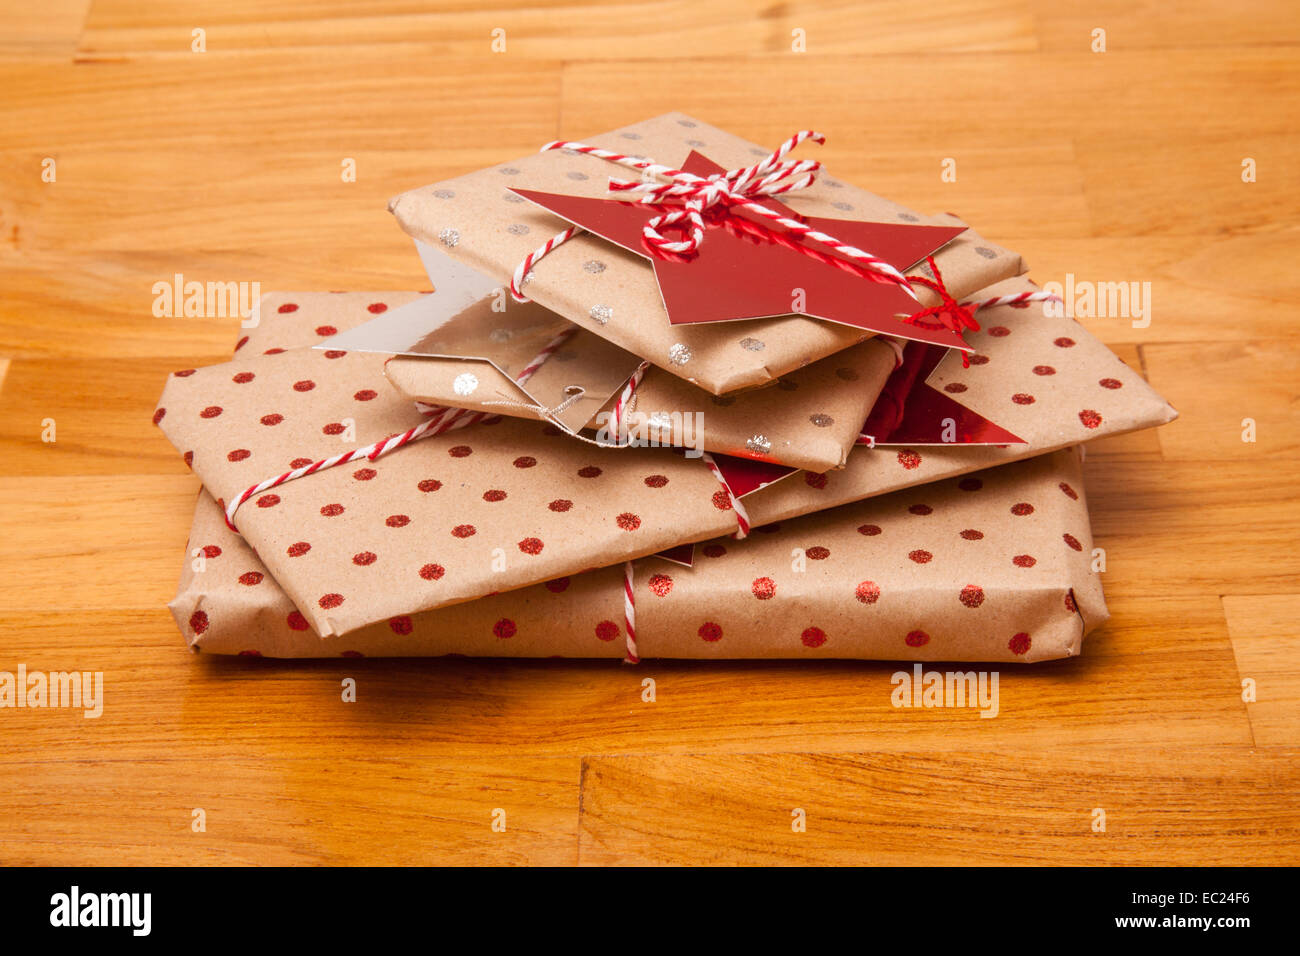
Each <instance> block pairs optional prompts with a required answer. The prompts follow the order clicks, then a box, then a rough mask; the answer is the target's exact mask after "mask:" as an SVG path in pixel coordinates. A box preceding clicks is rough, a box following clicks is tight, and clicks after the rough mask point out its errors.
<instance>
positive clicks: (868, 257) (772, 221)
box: [510, 130, 916, 302]
mask: <svg viewBox="0 0 1300 956" xmlns="http://www.w3.org/2000/svg"><path fill="white" fill-rule="evenodd" d="M805 141H811V142H814V143H818V144H822V143H825V142H826V137H825V136H823V135H822V134H821V133H818V132H815V131H814V130H801V131H800V132H798V133H795V134H794V135H793V136H791V137H790V138H789V139H787V140H786V141H785V142H784V143H782V144H781V145H780V146H778V147H777V148H776V149H775V150H773V151H772V152H771V153H770V154H769V155H768V156H766V157H764V158H763V159H762V160H760V161H759V162H757V163H755V164H753V165H752V166H745V167H743V168H740V169H732V170H728V171H727V172H723V173H713V174H712V175H710V176H697V175H695V174H694V173H688V172H686V171H685V170H682V169H676V168H675V167H672V166H664V165H661V164H660V163H656V162H654V161H652V160H649V159H644V158H642V157H639V156H625V155H623V154H622V153H615V152H612V151H611V150H607V149H600V148H598V147H596V146H588V145H586V144H585V143H573V142H566V141H556V142H554V143H547V144H546V145H545V146H543V147H542V149H541V151H542V152H547V151H548V150H552V149H564V150H569V151H571V152H575V153H583V154H585V155H588V156H595V157H596V158H597V159H603V160H606V161H607V162H611V163H616V164H617V165H619V166H625V167H627V168H628V169H635V170H638V171H639V172H640V173H641V174H642V176H643V177H647V178H645V179H643V180H640V181H633V180H627V179H610V181H609V188H610V190H611V191H612V192H622V193H630V194H632V195H633V196H635V197H636V198H635V199H632V200H630V201H633V202H637V203H644V204H646V205H653V206H669V207H672V208H670V209H668V210H667V211H665V212H660V213H659V214H657V215H655V216H653V217H652V218H651V219H649V220H648V221H647V222H646V224H645V225H644V226H643V227H642V230H641V235H642V238H643V239H644V240H645V242H646V244H647V245H648V246H649V247H650V248H651V249H652V250H653V251H655V252H659V253H665V254H675V255H691V254H694V253H696V252H698V251H699V248H700V245H701V244H702V243H703V242H704V236H705V229H704V213H705V211H706V210H709V209H714V208H717V207H720V206H721V207H724V208H725V209H726V210H727V211H728V212H730V211H733V210H735V211H744V212H745V213H748V214H752V215H753V216H755V217H758V221H757V222H754V223H753V225H754V226H755V227H756V228H757V229H759V230H761V231H763V232H765V233H767V235H768V236H769V237H770V238H772V239H773V240H775V241H778V242H780V243H781V244H783V245H789V246H794V247H795V248H798V249H799V250H800V251H806V252H807V253H808V254H810V255H813V256H815V257H817V258H820V259H822V260H823V261H830V262H831V263H832V264H837V265H841V266H849V267H850V268H852V270H853V271H855V272H857V273H858V274H859V275H861V276H862V277H863V278H865V279H868V280H870V281H873V282H888V283H893V284H894V285H897V286H898V287H899V288H900V289H902V290H903V291H904V292H906V293H907V294H908V295H909V296H911V297H912V299H916V293H915V292H913V291H912V287H911V284H910V283H909V282H908V281H907V277H906V276H904V275H903V273H901V272H900V271H899V270H898V269H896V268H894V267H893V266H892V265H890V264H889V263H888V262H886V261H885V260H884V259H881V258H878V257H877V256H874V255H872V254H871V253H870V252H867V251H865V250H863V249H859V248H857V247H856V246H852V245H850V244H848V243H846V242H842V241H840V240H839V239H836V238H835V237H834V236H831V235H828V234H827V233H824V232H822V231H821V230H819V229H814V228H813V227H812V226H810V225H808V224H807V223H805V222H800V221H799V220H798V219H791V218H790V217H789V216H786V215H785V214H784V213H781V212H778V211H776V210H773V209H769V208H768V207H767V206H764V205H762V203H761V202H760V201H759V200H762V199H768V198H771V197H773V196H779V195H782V194H783V193H788V192H792V191H794V190H797V189H804V188H805V187H807V186H810V185H812V183H813V182H814V181H815V180H816V178H817V174H818V173H819V172H820V171H821V168H822V167H821V163H820V162H817V161H816V160H811V159H799V160H794V159H786V155H787V154H788V153H789V152H790V150H792V149H794V148H795V147H796V146H798V145H799V144H800V143H803V142H805ZM648 177H659V178H662V179H663V180H665V181H663V182H659V181H655V180H654V179H650V178H648ZM580 231H581V230H579V229H578V228H577V227H576V226H570V227H569V228H568V229H565V230H564V231H563V232H560V233H557V234H556V235H554V236H552V237H551V238H550V239H548V240H547V241H546V242H545V243H543V244H542V245H541V246H539V247H538V248H537V249H535V250H533V251H532V252H531V253H529V254H528V255H527V256H525V257H524V259H523V261H522V262H520V263H519V265H518V266H517V267H516V268H515V272H514V275H513V276H512V277H511V280H510V294H511V295H512V296H513V297H514V298H515V301H517V302H527V301H528V299H527V297H526V296H524V294H523V292H522V291H521V289H522V287H523V284H524V282H525V281H526V280H527V278H528V276H529V274H530V273H531V272H532V269H533V266H534V265H536V264H537V263H538V262H539V261H540V260H541V259H542V258H543V257H544V256H546V255H548V254H549V253H550V252H552V251H553V250H554V249H556V248H557V247H558V246H561V245H563V244H564V243H566V242H568V241H569V240H570V239H572V238H573V237H574V236H575V235H577V234H578V233H579V232H580ZM665 232H667V233H678V234H679V235H680V238H677V239H673V238H671V237H670V236H669V235H665ZM805 239H810V240H812V241H814V242H817V243H819V244H820V245H822V246H825V247H827V248H829V249H831V250H833V251H834V252H836V253H838V254H839V255H841V256H844V257H847V259H849V260H850V263H851V264H850V263H846V262H845V261H844V260H843V259H839V258H837V257H830V256H826V255H825V254H824V253H822V252H819V251H818V250H815V249H812V248H809V247H806V246H803V245H802V241H803V240H805Z"/></svg>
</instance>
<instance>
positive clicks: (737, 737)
mask: <svg viewBox="0 0 1300 956" xmlns="http://www.w3.org/2000/svg"><path fill="white" fill-rule="evenodd" d="M131 566H132V567H137V566H139V562H135V561H133V562H132V563H131ZM81 567H82V568H83V569H84V567H85V565H82V566H81ZM4 570H5V569H4V568H0V571H4ZM170 578H171V575H168V576H167V578H166V579H164V578H162V577H161V575H154V576H153V577H151V578H148V579H143V580H140V581H138V582H137V581H124V582H122V587H123V589H124V590H125V591H126V593H125V595H124V597H123V604H124V605H127V607H126V609H123V610H117V609H107V608H106V604H107V603H108V599H107V598H105V597H104V596H102V595H98V594H96V593H95V591H94V590H91V591H90V593H89V594H88V595H87V596H86V597H84V598H81V599H80V600H78V599H77V598H76V597H75V596H73V597H70V598H69V601H70V603H71V609H70V610H66V611H51V612H45V613H41V612H39V611H36V610H34V609H33V610H27V611H23V610H21V606H20V608H19V609H14V610H9V611H7V612H6V613H5V614H3V615H0V648H3V649H4V651H5V654H4V660H3V661H0V667H7V668H8V669H9V670H11V671H12V670H13V668H14V667H16V666H17V663H18V662H25V663H26V664H27V666H28V668H29V669H30V670H32V671H45V672H49V671H64V670H69V669H77V670H91V671H102V672H103V673H104V675H105V677H104V679H105V683H106V687H105V704H104V714H103V716H102V717H100V718H99V719H98V720H95V721H93V725H94V726H93V727H89V726H88V724H89V723H90V722H86V721H82V719H81V717H80V715H79V714H78V715H75V719H74V715H70V714H63V713H58V714H53V712H51V711H44V710H30V709H23V710H17V709H15V710H9V711H7V712H6V714H5V720H6V726H7V727H8V728H10V730H11V733H8V734H6V735H4V736H3V737H0V763H2V762H6V761H8V762H18V763H22V762H24V761H25V760H29V759H30V756H31V754H32V753H45V752H49V753H53V752H55V751H56V750H57V752H58V754H59V755H60V759H63V760H74V759H87V760H89V759H95V758H96V757H97V755H101V754H102V753H103V752H104V748H109V752H112V753H114V754H121V755H126V756H132V755H154V754H158V753H166V754H168V755H169V756H172V757H176V758H178V759H179V758H187V759H192V760H196V761H201V760H204V759H206V758H207V757H209V756H214V757H215V756H220V755H225V754H229V753H230V752H231V749H232V748H236V749H237V750H238V752H239V753H241V754H244V755H248V756H250V757H253V756H259V757H265V758H271V757H273V756H274V755H276V754H282V753H290V754H292V755H294V756H299V757H310V758H313V759H329V758H331V757H333V758H336V759H339V760H346V759H350V758H351V757H352V756H357V757H374V758H383V759H399V758H406V757H419V758H421V759H423V758H431V759H454V758H455V757H457V756H466V757H469V756H474V757H482V758H485V759H492V758H501V757H507V756H581V755H586V754H593V753H703V752H708V753H746V752H755V751H757V752H824V753H834V752H850V753H852V752H859V751H861V750H862V749H863V748H864V747H866V746H869V747H870V748H871V749H872V750H873V751H881V752H883V751H891V752H894V751H898V752H918V751H927V750H939V751H945V752H949V751H950V752H959V751H967V750H977V749H980V748H987V747H991V746H1006V747H1014V748H1015V749H1017V750H1025V751H1034V750H1052V749H1054V748H1059V747H1064V746H1079V747H1084V746H1131V747H1137V746H1146V747H1151V748H1155V749H1162V748H1166V747H1179V746H1183V747H1186V746H1200V745H1211V744H1214V745H1222V746H1239V747H1242V748H1243V749H1244V748H1247V747H1249V745H1250V726H1249V722H1248V719H1247V716H1246V712H1245V705H1244V704H1243V703H1242V701H1241V699H1240V695H1239V687H1238V685H1237V680H1236V671H1235V667H1234V664H1233V658H1232V649H1231V647H1230V646H1229V644H1228V640H1227V629H1226V626H1225V625H1224V623H1223V611H1222V607H1221V605H1220V603H1219V601H1218V600H1217V598H1206V599H1197V598H1195V597H1193V596H1187V597H1184V596H1180V597H1178V598H1172V599H1171V598H1146V599H1144V600H1143V601H1142V603H1141V606H1140V610H1139V609H1136V608H1134V609H1130V610H1129V611H1128V612H1127V613H1124V612H1123V611H1122V610H1121V612H1120V613H1117V614H1116V616H1115V619H1114V620H1113V621H1112V622H1111V624H1110V625H1108V626H1107V627H1106V628H1105V629H1104V630H1102V631H1100V632H1098V633H1097V634H1095V635H1094V636H1093V637H1092V638H1090V640H1089V643H1088V644H1087V645H1085V651H1084V654H1083V656H1082V657H1080V658H1076V659H1074V660H1070V661H1061V662H1055V663H1050V664H1045V665H1035V666H1033V667H1023V668H1014V669H1009V668H1004V669H1003V670H1002V671H1001V673H1000V677H999V710H998V714H997V717H996V718H995V719H991V720H990V719H983V718H981V717H980V716H979V714H978V712H977V711H976V710H975V709H971V708H952V709H940V710H934V709H917V708H911V709H903V708H898V707H896V706H894V703H893V701H892V694H893V690H894V687H895V683H894V681H893V679H892V677H893V674H895V673H896V672H897V671H899V670H900V668H901V669H905V670H908V672H909V673H910V668H908V667H907V665H900V664H898V663H893V662H882V663H870V662H862V663H859V662H826V663H818V664H804V663H803V662H793V663H780V662H734V663H732V662H728V663H714V664H709V665H707V666H705V665H699V664H695V663H692V662H649V661H647V662H644V663H643V664H641V665H639V666H638V667H635V668H631V667H622V666H618V665H617V664H615V663H613V662H609V661H605V662H572V661H566V662H559V661H506V660H490V659H489V660H453V659H444V660H389V661H385V660H379V659H374V660H337V659H335V660H323V661H312V662H301V661H300V662H294V661H276V660H271V659H265V660H258V659H250V658H229V657H226V658H222V657H217V656H199V657H196V656H195V655H193V654H192V653H190V652H189V651H187V650H186V649H185V647H184V642H183V641H182V639H181V637H180V635H179V634H178V633H177V632H176V628H175V626H174V624H173V623H172V621H171V619H170V617H169V616H168V614H167V613H166V612H165V611H163V610H161V609H159V608H158V607H157V605H155V606H154V607H152V608H150V607H147V606H145V605H144V603H143V601H144V599H145V598H146V597H147V596H148V595H149V594H151V593H153V592H156V591H159V590H162V583H163V581H164V580H168V579H170ZM3 580H6V581H7V580H9V575H8V574H4V576H3ZM74 580H75V579H74V578H73V576H72V574H69V575H68V581H67V584H66V586H67V587H68V588H69V590H71V589H72V588H73V586H74ZM37 583H40V582H39V580H38V582H37ZM99 586H100V585H99V584H98V582H94V581H92V582H91V584H90V587H91V588H97V587H99ZM14 590H17V589H16V588H14ZM47 593H48V589H47ZM8 597H9V595H8V594H5V593H2V592H0V598H4V599H7V598H8ZM128 601H134V602H136V605H135V606H136V607H138V608H139V609H138V610H135V609H131V606H130V605H129V604H128ZM159 603H161V600H159ZM5 607H6V608H10V607H11V604H10V603H5ZM78 608H80V609H78ZM6 662H11V663H6ZM940 669H942V670H948V669H952V668H950V667H942V668H940ZM957 669H959V670H970V669H971V668H970V666H961V667H958V668H957ZM345 677H352V678H354V679H355V680H356V681H357V683H358V701H357V703H356V704H355V705H352V706H350V707H348V708H340V707H339V704H338V699H339V687H340V681H341V680H343V679H344V678H345ZM647 678H649V679H651V680H653V681H654V684H655V696H656V700H655V701H654V702H653V703H648V702H645V701H643V699H642V693H643V681H645V680H646V679H647ZM720 700H722V701H726V702H727V704H726V706H725V707H724V708H719V704H718V702H719V701H720ZM52 714H53V716H52ZM398 726H400V728H401V730H400V733H398V732H395V727H398Z"/></svg>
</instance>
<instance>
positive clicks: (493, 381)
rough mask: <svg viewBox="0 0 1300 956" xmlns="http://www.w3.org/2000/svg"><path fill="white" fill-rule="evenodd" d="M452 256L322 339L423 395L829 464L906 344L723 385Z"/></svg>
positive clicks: (847, 444) (646, 436) (855, 351)
mask: <svg viewBox="0 0 1300 956" xmlns="http://www.w3.org/2000/svg"><path fill="white" fill-rule="evenodd" d="M451 265H452V266H454V267H455V268H448V267H447V265H446V264H445V263H444V264H443V265H441V266H439V267H438V268H436V269H434V270H432V271H433V273H434V274H436V275H437V277H438V280H437V282H436V291H435V292H434V293H433V294H432V295H424V296H419V297H417V298H414V299H412V300H410V301H407V302H405V303H404V304H401V305H398V306H396V307H395V308H393V309H389V310H386V311H385V312H383V313H381V314H380V315H378V316H377V317H375V318H372V319H371V320H370V321H368V322H366V323H364V324H362V325H361V326H359V327H356V328H350V329H347V330H344V331H340V332H338V334H336V335H333V336H330V337H328V338H325V339H323V340H321V341H320V342H319V343H318V344H317V345H316V347H317V348H320V349H324V350H347V351H369V352H380V353H383V354H385V355H392V356H393V358H392V359H391V360H390V361H389V362H388V363H387V364H386V365H385V367H384V374H385V375H386V376H387V377H388V379H389V381H391V382H392V383H393V384H394V385H395V386H397V388H398V389H399V390H400V391H401V392H402V393H403V394H404V395H406V396H407V397H408V398H409V399H410V400H411V401H412V402H416V401H419V402H423V403H425V404H428V405H439V406H450V407H455V408H469V409H474V410H480V411H486V412H488V413H491V414H504V415H510V416H514V417H524V418H532V419H542V420H546V421H552V422H554V423H555V424H557V425H558V426H559V427H562V428H564V429H566V430H569V431H577V430H581V429H583V428H591V429H595V430H597V431H600V432H602V434H598V435H597V436H596V437H597V439H600V440H605V441H611V440H613V435H612V434H611V433H618V434H619V435H620V440H628V439H629V438H630V439H631V440H634V441H640V440H644V441H646V442H651V443H654V444H660V445H673V446H681V447H685V448H688V449H690V450H691V452H692V454H693V456H694V457H699V452H700V451H710V452H717V453H719V454H725V455H736V456H741V457H747V458H755V459H758V460H762V461H768V462H775V463H779V464H783V465H787V466H790V467H794V468H812V469H814V470H816V471H826V470H828V469H832V468H840V467H843V465H844V463H845V461H846V460H847V458H848V454H849V452H850V451H851V450H852V448H853V445H854V443H855V442H856V441H857V439H858V437H859V435H860V433H861V425H862V422H863V420H864V419H865V418H866V416H867V413H868V412H869V411H870V409H871V407H872V405H873V404H874V403H875V400H876V398H877V396H878V395H879V394H880V390H881V388H882V387H883V386H884V384H885V382H886V381H887V380H888V377H889V375H890V372H891V370H892V369H893V367H894V363H895V357H896V354H897V351H896V349H895V348H891V347H890V346H889V345H888V344H887V342H886V341H885V340H884V339H880V338H876V339H871V340H869V341H867V342H863V343H860V344H859V345H855V346H851V347H850V348H847V349H844V350H843V351H840V352H837V353H836V354H835V355H833V356H830V357H828V358H826V359H823V360H821V361H820V362H815V363H813V364H812V365H809V366H807V367H805V368H802V369H798V370H796V371H794V372H791V373H789V374H788V375H785V376H782V377H781V378H780V379H778V380H777V381H775V382H772V383H769V384H768V385H767V386H765V387H759V388H754V389H749V390H746V391H743V392H734V393H731V394H728V395H710V394H709V393H708V392H706V391H704V390H703V389H701V388H697V387H696V386H694V385H691V384H690V383H689V382H687V381H685V380H684V379H680V378H677V377H676V376H673V375H669V374H668V373H666V372H664V371H662V370H661V369H657V368H653V367H651V368H648V369H645V370H641V369H640V368H639V367H640V365H641V360H640V359H639V358H637V357H636V356H633V355H631V354H630V353H628V352H624V351H623V350H622V349H620V348H618V347H617V346H615V345H613V344H612V343H610V342H609V341H607V340H605V339H602V338H600V337H599V336H597V335H594V334H592V333H591V332H588V331H586V330H585V329H581V328H579V327H578V326H576V325H574V324H572V323H571V322H568V321H566V320H564V319H562V318H560V317H559V316H557V315H556V314H555V313H553V312H551V311H550V310H548V309H545V308H543V307H541V306H539V305H537V304H535V303H527V304H518V303H516V304H512V305H510V306H509V307H502V306H501V302H502V300H501V297H500V296H499V295H494V294H493V293H492V291H491V289H490V288H488V287H487V286H486V285H485V284H484V280H481V278H480V277H478V276H477V275H476V274H467V273H466V272H465V271H464V269H463V267H456V264H455V263H452V264H451ZM325 295H327V294H326V293H307V294H305V295H304V296H301V297H300V298H304V299H305V298H309V297H310V298H313V299H314V298H317V297H321V296H325ZM322 305H323V306H325V307H328V305H327V303H322ZM326 327H329V326H326ZM521 375H522V376H526V377H524V378H523V379H522V381H521ZM629 379H633V380H634V385H633V386H629ZM633 387H634V389H635V390H634V391H633V390H632V389H633ZM625 395H627V396H628V397H627V398H626V399H625V398H624V396H625ZM616 408H617V409H619V412H618V414H619V415H620V417H621V422H620V424H621V425H622V426H623V428H622V429H621V430H620V429H619V428H618V427H616V425H615V419H614V415H615V409H616ZM602 435H603V437H602Z"/></svg>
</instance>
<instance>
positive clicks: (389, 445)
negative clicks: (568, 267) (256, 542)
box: [226, 328, 578, 532]
mask: <svg viewBox="0 0 1300 956" xmlns="http://www.w3.org/2000/svg"><path fill="white" fill-rule="evenodd" d="M577 331H578V330H577V329H576V328H570V329H565V330H564V331H563V332H561V333H560V334H559V335H557V336H556V337H555V338H553V339H551V341H550V342H548V343H547V344H546V347H545V348H543V349H542V350H541V351H540V352H538V353H537V356H536V357H535V358H534V359H533V360H532V361H531V362H529V363H528V365H526V366H525V367H524V369H523V371H521V372H520V373H519V375H518V377H517V378H516V379H515V382H516V384H518V385H523V384H524V383H525V382H527V381H528V380H529V379H530V378H532V377H533V373H534V372H536V371H537V370H538V369H539V368H541V367H542V363H543V362H545V361H546V360H547V359H548V358H550V357H551V356H552V355H554V354H555V352H556V351H557V350H558V349H559V348H560V346H562V345H563V344H564V343H565V342H567V341H568V340H569V339H570V338H571V337H572V336H573V335H574V334H575V333H576V332H577ZM417 405H418V407H419V409H420V411H421V412H423V413H424V414H426V415H429V416H431V417H430V418H429V420H428V421H425V422H421V423H420V424H419V425H416V426H415V427H414V428H409V429H407V430H406V431H404V432H402V433H401V434H400V435H393V436H392V437H390V438H385V439H383V440H382V441H377V442H374V443H373V444H370V445H366V446H364V447H362V448H354V449H352V450H351V451H345V452H341V453H339V454H337V455H334V456H332V457H330V458H322V459H321V460H320V461H314V462H312V463H311V464H310V465H303V466H302V467H301V468H294V469H293V470H292V471H286V472H285V473H284V474H282V475H277V476H276V477H274V478H268V479H266V480H265V481H260V482H258V483H257V484H255V485H253V486H252V487H251V488H249V489H248V490H246V491H245V492H244V493H243V494H241V495H239V496H238V497H237V498H235V499H233V500H232V501H231V502H230V504H228V505H226V525H227V527H229V528H230V530H231V531H235V532H238V531H239V529H238V528H236V527H235V512H236V511H238V510H239V506H240V505H242V504H243V503H244V502H245V501H247V500H248V499H249V498H251V497H253V496H254V495H260V494H261V493H262V492H264V491H267V490H269V489H271V488H275V487H277V486H279V485H283V484H284V483H286V482H289V481H293V480H294V479H295V478H303V477H305V476H307V475H313V474H315V473H316V472H318V471H324V470H325V469H327V468H333V467H334V466H335V465H346V464H347V463H348V462H353V461H360V460H361V459H363V458H365V459H367V460H369V461H375V460H376V459H378V458H381V457H383V456H384V455H387V454H388V453H389V452H391V451H396V450H397V449H398V448H401V447H402V446H403V445H409V444H410V443H411V442H413V441H419V440H420V439H421V438H428V437H429V436H430V435H441V434H442V433H443V432H447V431H451V430H452V429H454V428H464V427H465V426H467V425H473V424H474V423H475V422H479V421H482V420H483V419H484V418H487V417H488V413H487V412H470V410H469V409H467V408H446V407H444V406H439V405H425V404H423V403H417Z"/></svg>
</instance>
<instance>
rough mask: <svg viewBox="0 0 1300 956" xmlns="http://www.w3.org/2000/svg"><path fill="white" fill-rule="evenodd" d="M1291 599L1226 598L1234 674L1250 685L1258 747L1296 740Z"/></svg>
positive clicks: (1296, 648) (1299, 639) (1298, 667)
mask: <svg viewBox="0 0 1300 956" xmlns="http://www.w3.org/2000/svg"><path fill="white" fill-rule="evenodd" d="M1298 598H1300V595H1296V594H1228V595H1225V596H1224V598H1223V610H1224V613H1225V614H1226V615H1227V618H1228V634H1229V636H1230V637H1231V638H1232V653H1233V656H1234V657H1235V658H1236V659H1237V672H1238V674H1239V676H1240V677H1241V678H1242V679H1243V680H1245V679H1247V678H1249V679H1250V680H1252V681H1254V683H1255V694H1256V700H1255V701H1254V702H1253V703H1249V704H1247V705H1246V713H1247V714H1248V715H1249V716H1250V727H1251V731H1252V732H1253V735H1254V738H1255V743H1256V745H1258V746H1261V747H1265V746H1273V747H1286V746H1290V745H1291V744H1293V743H1294V742H1295V741H1296V740H1300V629H1298V628H1297V627H1296V622H1295V608H1296V601H1297V599H1298Z"/></svg>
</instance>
